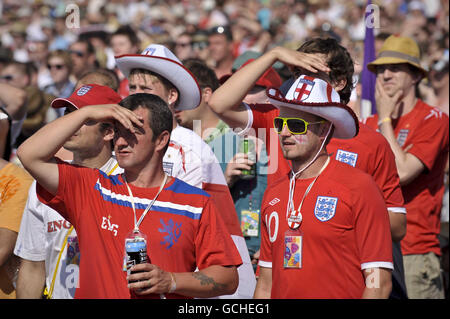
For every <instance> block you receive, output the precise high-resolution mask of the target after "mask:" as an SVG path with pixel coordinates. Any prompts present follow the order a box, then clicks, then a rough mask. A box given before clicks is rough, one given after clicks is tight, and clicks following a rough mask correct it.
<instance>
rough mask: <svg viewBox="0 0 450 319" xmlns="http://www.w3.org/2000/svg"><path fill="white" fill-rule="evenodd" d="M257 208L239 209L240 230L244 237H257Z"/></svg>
mask: <svg viewBox="0 0 450 319" xmlns="http://www.w3.org/2000/svg"><path fill="white" fill-rule="evenodd" d="M258 228H259V210H258V211H251V210H242V211H241V230H242V235H243V236H244V237H258Z"/></svg>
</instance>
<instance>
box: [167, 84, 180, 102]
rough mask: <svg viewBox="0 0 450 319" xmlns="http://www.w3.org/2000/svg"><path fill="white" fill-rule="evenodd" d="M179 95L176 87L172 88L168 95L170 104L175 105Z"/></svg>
mask: <svg viewBox="0 0 450 319" xmlns="http://www.w3.org/2000/svg"><path fill="white" fill-rule="evenodd" d="M178 97H179V94H178V91H177V90H176V89H173V88H172V89H170V90H169V93H168V97H167V101H168V102H169V105H175V103H176V102H177V100H178Z"/></svg>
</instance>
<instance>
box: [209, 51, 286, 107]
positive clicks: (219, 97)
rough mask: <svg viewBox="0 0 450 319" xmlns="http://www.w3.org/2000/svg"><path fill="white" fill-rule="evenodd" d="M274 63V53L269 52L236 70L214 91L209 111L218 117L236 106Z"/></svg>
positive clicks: (275, 58) (275, 59)
mask: <svg viewBox="0 0 450 319" xmlns="http://www.w3.org/2000/svg"><path fill="white" fill-rule="evenodd" d="M276 61H277V57H276V54H275V51H274V50H271V51H269V52H267V53H266V54H264V55H262V56H261V57H259V58H258V59H256V60H255V61H253V62H251V63H249V64H248V65H246V66H244V67H243V68H242V69H240V70H238V71H237V72H236V73H234V74H233V75H232V76H231V77H230V78H229V79H228V80H227V81H226V82H225V83H224V84H223V85H221V86H220V87H219V88H218V89H217V90H216V91H214V93H213V95H212V96H211V99H210V101H209V106H210V107H211V109H212V110H213V111H214V112H215V113H217V114H219V115H220V114H222V113H224V112H226V111H228V110H230V109H233V108H234V107H236V106H238V105H239V104H240V103H241V102H242V100H243V99H244V97H245V96H246V95H247V93H248V92H249V91H250V89H252V88H253V86H254V85H255V83H256V81H258V79H259V78H260V77H261V76H262V75H263V74H264V72H265V71H266V70H267V69H268V68H270V67H271V66H272V64H274V63H275V62H276Z"/></svg>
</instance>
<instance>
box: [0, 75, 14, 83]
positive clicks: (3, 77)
mask: <svg viewBox="0 0 450 319" xmlns="http://www.w3.org/2000/svg"><path fill="white" fill-rule="evenodd" d="M13 79H14V76H12V75H9V74H8V75H2V76H0V80H4V81H8V82H9V81H12V80H13Z"/></svg>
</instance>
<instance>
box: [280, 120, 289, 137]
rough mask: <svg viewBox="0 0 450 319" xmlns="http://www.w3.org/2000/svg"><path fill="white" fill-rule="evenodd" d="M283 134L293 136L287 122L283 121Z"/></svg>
mask: <svg viewBox="0 0 450 319" xmlns="http://www.w3.org/2000/svg"><path fill="white" fill-rule="evenodd" d="M280 135H281V136H291V135H292V134H291V132H289V130H288V127H287V123H283V128H282V129H281V133H280Z"/></svg>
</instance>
